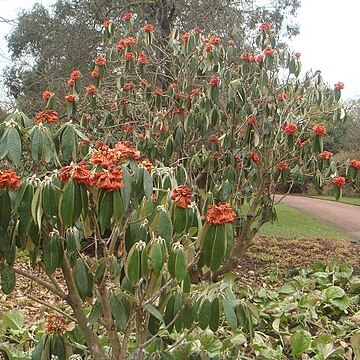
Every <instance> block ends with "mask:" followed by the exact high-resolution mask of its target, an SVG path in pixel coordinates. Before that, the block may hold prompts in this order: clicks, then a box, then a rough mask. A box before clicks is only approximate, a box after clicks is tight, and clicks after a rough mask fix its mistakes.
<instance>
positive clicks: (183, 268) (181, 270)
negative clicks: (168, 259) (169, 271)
mask: <svg viewBox="0 0 360 360" xmlns="http://www.w3.org/2000/svg"><path fill="white" fill-rule="evenodd" d="M186 274H187V261H186V258H185V252H184V250H179V251H178V252H177V253H176V259H175V276H176V280H177V281H178V282H180V281H183V280H184V279H185V277H186Z"/></svg>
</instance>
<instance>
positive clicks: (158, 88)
mask: <svg viewBox="0 0 360 360" xmlns="http://www.w3.org/2000/svg"><path fill="white" fill-rule="evenodd" d="M155 92H156V94H158V95H164V90H163V89H162V88H161V87H156V88H155Z"/></svg>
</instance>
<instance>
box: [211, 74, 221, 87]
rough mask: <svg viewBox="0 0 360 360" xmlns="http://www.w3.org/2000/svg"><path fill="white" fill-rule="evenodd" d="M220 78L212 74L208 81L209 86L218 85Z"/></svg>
mask: <svg viewBox="0 0 360 360" xmlns="http://www.w3.org/2000/svg"><path fill="white" fill-rule="evenodd" d="M219 84H220V80H219V78H218V77H217V76H216V75H213V76H212V77H211V79H210V81H209V85H211V86H219Z"/></svg>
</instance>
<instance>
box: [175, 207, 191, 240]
mask: <svg viewBox="0 0 360 360" xmlns="http://www.w3.org/2000/svg"><path fill="white" fill-rule="evenodd" d="M188 220H189V210H188V209H187V208H186V209H183V208H180V207H178V206H174V222H173V224H174V232H175V233H176V234H181V233H182V232H183V231H184V230H185V229H186V227H187V223H188Z"/></svg>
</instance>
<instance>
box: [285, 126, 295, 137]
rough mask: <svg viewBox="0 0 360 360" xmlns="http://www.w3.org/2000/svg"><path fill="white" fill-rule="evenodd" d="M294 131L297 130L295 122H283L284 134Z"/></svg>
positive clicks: (293, 132)
mask: <svg viewBox="0 0 360 360" xmlns="http://www.w3.org/2000/svg"><path fill="white" fill-rule="evenodd" d="M296 132H297V125H296V124H285V126H284V133H285V134H286V135H294V134H295V133H296Z"/></svg>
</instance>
